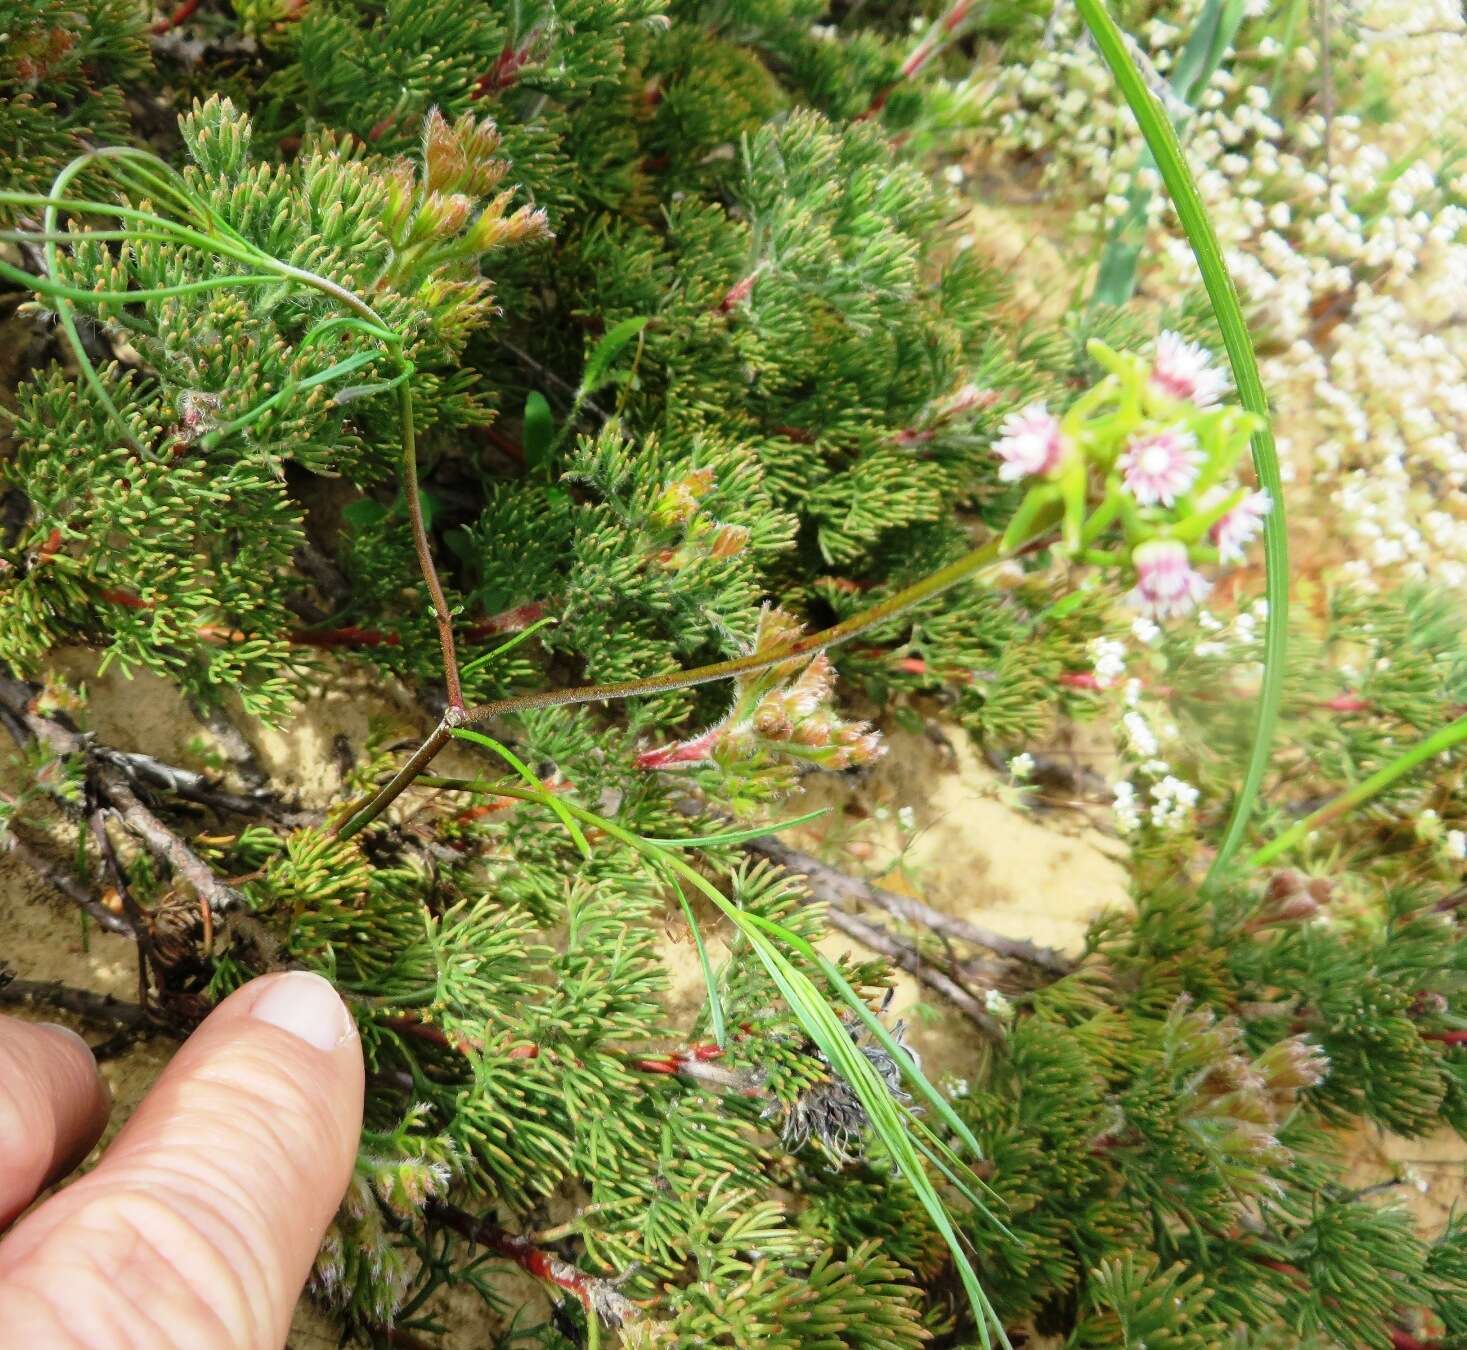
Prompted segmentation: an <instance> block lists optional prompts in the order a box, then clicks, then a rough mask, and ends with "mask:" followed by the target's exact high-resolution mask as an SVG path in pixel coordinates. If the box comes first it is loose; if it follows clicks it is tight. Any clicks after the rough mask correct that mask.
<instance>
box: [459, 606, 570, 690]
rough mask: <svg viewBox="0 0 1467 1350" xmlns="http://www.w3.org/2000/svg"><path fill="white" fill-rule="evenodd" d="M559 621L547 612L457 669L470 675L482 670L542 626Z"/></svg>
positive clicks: (527, 638) (461, 673)
mask: <svg viewBox="0 0 1467 1350" xmlns="http://www.w3.org/2000/svg"><path fill="white" fill-rule="evenodd" d="M559 622H560V620H559V619H557V618H556V617H555V616H554V615H551V614H547V615H546V616H545V617H544V618H543V619H537V620H536V621H535V622H534V623H532V624H531V625H530V626H529V627H528V628H522V629H521V630H520V631H519V632H518V633H516V634H515V635H514V636H513V637H511V638H510V639H509V640H508V641H507V642H501V643H500V644H499V646H497V647H492V648H490V650H489V651H487V652H483V653H481V654H480V655H479V656H476V657H474V659H473V660H472V661H470V662H469V663H468V665H466V666H463V667H462V668H461V669H460V670H459V674H460V675H471V674H473V672H474V671H476V670H482V669H483V668H484V667H485V666H487V665H489V664H490V663H491V662H494V661H497V660H499V658H500V657H501V656H507V655H508V654H509V653H510V652H512V651H513V650H514V649H515V648H516V647H518V646H519V645H520V643H522V642H526V641H528V640H529V639H530V638H532V637H534V636H535V634H536V633H538V632H539V631H540V630H541V629H542V628H548V627H549V626H550V625H551V624H553V623H559Z"/></svg>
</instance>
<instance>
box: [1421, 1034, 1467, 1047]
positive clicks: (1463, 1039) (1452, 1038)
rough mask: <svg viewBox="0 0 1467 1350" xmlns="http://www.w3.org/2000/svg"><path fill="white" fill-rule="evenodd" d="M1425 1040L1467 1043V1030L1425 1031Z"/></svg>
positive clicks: (1458, 1043) (1422, 1037)
mask: <svg viewBox="0 0 1467 1350" xmlns="http://www.w3.org/2000/svg"><path fill="white" fill-rule="evenodd" d="M1421 1039H1422V1040H1423V1041H1440V1042H1441V1043H1442V1044H1443V1045H1467V1031H1423V1032H1422V1033H1421Z"/></svg>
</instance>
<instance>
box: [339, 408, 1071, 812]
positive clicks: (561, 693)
mask: <svg viewBox="0 0 1467 1350" xmlns="http://www.w3.org/2000/svg"><path fill="white" fill-rule="evenodd" d="M403 387H404V388H406V385H404V386H403ZM1058 516H1059V510H1058V507H1050V508H1047V509H1046V510H1045V511H1043V512H1041V513H1039V515H1038V516H1037V517H1036V519H1035V520H1034V522H1033V524H1032V525H1031V527H1030V529H1029V532H1028V534H1027V536H1026V537H1025V538H1024V539H1023V540H1022V541H1021V542H1019V543H1018V544H1017V545H1016V546H1014V547H1013V548H1011V549H1007V550H1006V549H1005V548H1004V547H1003V545H1002V540H1001V539H992V540H990V541H989V542H988V543H986V544H984V545H983V546H982V547H981V548H976V549H974V550H973V551H972V552H971V553H966V554H964V555H963V556H962V557H961V558H958V559H956V560H955V561H953V562H950V563H948V565H947V566H946V567H941V568H939V569H938V570H937V571H935V572H931V573H929V574H928V575H927V576H925V577H923V578H922V579H921V580H920V581H917V582H914V583H913V584H912V585H910V586H908V587H906V588H905V589H903V590H900V591H898V592H897V593H896V594H895V595H892V596H889V597H888V598H887V599H885V600H883V601H882V602H881V603H880V604H877V605H872V606H871V608H869V609H865V610H862V611H861V612H860V613H859V614H853V615H852V616H851V617H850V618H848V619H844V620H842V621H841V622H840V623H838V624H834V625H832V626H831V627H830V628H825V629H822V630H821V631H820V632H818V633H807V634H806V635H805V636H803V637H798V638H795V639H793V640H792V641H790V642H785V643H780V644H778V645H777V646H773V647H764V648H761V649H760V650H758V651H754V652H750V653H748V654H747V655H745V656H735V657H730V658H729V659H728V660H726V661H715V662H714V663H712V664H711V665H706V666H698V667H697V668H695V669H693V670H674V671H669V672H668V673H667V674H665V675H651V676H648V677H647V678H645V679H640V680H622V681H619V682H617V683H614V684H592V685H581V686H579V687H577V688H571V689H541V690H538V691H536V692H535V693H530V694H518V695H515V696H514V697H511V698H504V699H498V700H496V701H494V702H492V703H481V704H479V705H478V706H477V707H474V708H468V709H465V708H463V707H462V706H461V705H460V706H458V707H455V706H454V705H453V703H452V700H450V702H449V707H448V709H447V710H446V711H445V713H444V715H443V720H442V721H441V722H440V723H439V724H438V726H437V727H435V728H434V730H433V732H432V733H431V734H430V735H429V737H428V739H427V740H426V741H424V742H423V744H422V745H421V746H419V747H418V749H417V751H416V752H415V753H414V755H413V757H412V758H411V759H410V760H408V762H407V763H406V764H405V765H403V767H402V768H401V769H400V770H399V771H398V772H397V773H396V774H394V775H393V777H392V779H391V781H390V782H388V783H387V784H386V786H384V787H383V788H381V789H380V790H379V791H378V792H377V793H376V794H375V795H374V796H372V797H371V798H369V799H368V800H367V801H366V802H365V803H363V804H360V805H358V804H355V803H354V804H352V806H351V807H350V808H349V809H348V810H347V811H344V812H343V813H342V815H341V817H340V820H339V823H338V824H337V825H336V826H335V827H334V828H333V833H335V834H336V835H338V836H339V837H340V838H342V839H350V838H351V837H352V835H354V834H356V833H358V832H359V831H361V830H363V829H365V828H366V826H368V825H370V824H371V823H372V822H373V821H374V820H376V819H377V817H378V816H380V815H381V814H382V813H383V812H384V811H385V810H386V809H387V808H388V807H389V806H390V805H391V804H392V803H393V802H394V801H396V800H397V799H398V797H400V796H401V795H402V794H403V793H404V792H405V791H406V790H407V789H408V787H409V786H410V785H411V783H412V781H413V779H414V778H415V777H417V775H418V774H420V773H422V772H423V770H424V769H425V768H426V767H427V766H428V765H429V764H430V763H431V762H432V760H433V758H434V756H436V755H437V754H438V752H439V751H440V750H442V749H443V747H444V746H445V745H447V744H448V742H449V740H450V739H451V738H452V736H453V732H454V729H455V728H457V727H461V726H473V725H476V724H478V723H482V722H488V721H491V720H492V719H494V718H496V717H506V716H509V715H510V714H513V713H521V712H528V711H530V710H532V709H536V708H564V707H570V706H572V705H575V704H581V703H605V702H610V701H613V700H616V699H623V698H638V697H641V696H643V695H646V694H660V693H665V692H667V691H669V690H673V689H691V688H693V687H694V686H695V685H700V684H711V683H713V682H714V681H716V680H728V679H735V678H737V677H738V676H740V675H752V674H755V673H756V672H758V671H761V670H768V669H769V668H770V667H771V666H778V665H783V664H784V663H785V662H786V661H793V660H796V659H798V658H800V657H806V656H814V655H816V654H817V653H818V652H823V651H825V650H826V648H828V647H834V646H836V645H837V644H838V643H841V642H846V641H848V640H849V639H851V638H853V637H856V636H857V635H859V634H861V633H864V632H866V631H867V630H868V629H871V628H875V627H876V626H877V625H878V624H882V623H885V622H886V621H887V620H888V619H891V618H893V617H895V616H896V615H898V614H901V613H903V612H904V611H906V610H908V609H911V608H912V607H913V606H914V605H919V604H922V603H923V602H924V601H927V600H931V599H933V598H934V597H936V596H939V595H941V594H943V593H944V592H945V591H949V590H951V589H952V588H953V587H954V586H957V585H960V584H961V583H963V582H965V581H967V580H969V579H970V578H972V577H973V576H975V575H977V574H978V573H979V572H981V571H983V570H984V569H985V568H988V567H991V566H993V565H994V564H995V563H998V562H1002V561H1003V560H1004V559H1005V558H1008V557H1013V556H1015V555H1017V554H1020V553H1023V552H1026V551H1028V550H1030V549H1033V548H1035V547H1038V546H1039V544H1040V542H1041V541H1042V539H1043V538H1044V537H1045V536H1046V535H1047V534H1048V532H1049V530H1050V528H1051V527H1052V526H1053V524H1054V522H1055V520H1056V519H1058ZM449 641H450V642H451V641H452V638H451V637H450V638H449ZM455 674H456V672H455Z"/></svg>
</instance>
